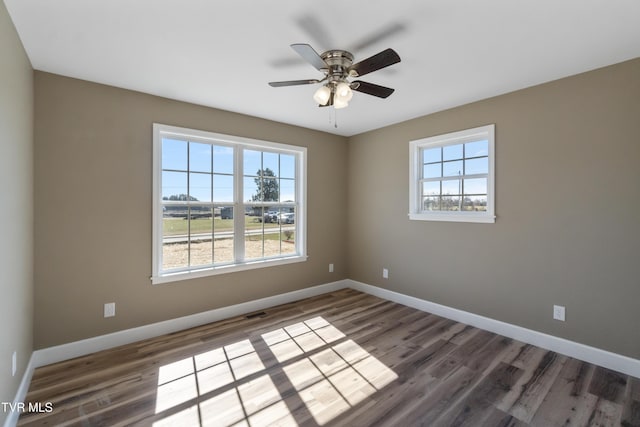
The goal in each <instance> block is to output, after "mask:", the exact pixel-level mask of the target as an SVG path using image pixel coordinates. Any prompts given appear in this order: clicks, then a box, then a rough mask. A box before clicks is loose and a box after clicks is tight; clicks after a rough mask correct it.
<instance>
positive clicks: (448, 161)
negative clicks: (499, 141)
mask: <svg viewBox="0 0 640 427" xmlns="http://www.w3.org/2000/svg"><path fill="white" fill-rule="evenodd" d="M410 147H411V150H410V153H411V154H410V156H411V159H410V164H411V178H410V206H409V218H410V219H416V220H431V221H465V222H495V215H494V168H495V167H494V162H495V160H494V125H488V126H482V127H478V128H473V129H467V130H464V131H459V132H454V133H449V134H445V135H438V136H434V137H429V138H424V139H420V140H416V141H411V142H410Z"/></svg>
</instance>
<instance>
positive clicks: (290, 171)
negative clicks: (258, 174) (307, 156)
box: [280, 154, 296, 178]
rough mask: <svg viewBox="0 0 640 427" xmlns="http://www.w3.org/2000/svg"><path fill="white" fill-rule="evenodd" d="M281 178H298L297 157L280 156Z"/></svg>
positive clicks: (289, 155)
mask: <svg viewBox="0 0 640 427" xmlns="http://www.w3.org/2000/svg"><path fill="white" fill-rule="evenodd" d="M280 177H282V178H295V177H296V157H295V156H293V155H291V154H280Z"/></svg>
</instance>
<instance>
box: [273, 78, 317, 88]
mask: <svg viewBox="0 0 640 427" xmlns="http://www.w3.org/2000/svg"><path fill="white" fill-rule="evenodd" d="M314 83H320V80H317V79H310V80H287V81H284V82H269V86H272V87H283V86H299V85H312V84H314Z"/></svg>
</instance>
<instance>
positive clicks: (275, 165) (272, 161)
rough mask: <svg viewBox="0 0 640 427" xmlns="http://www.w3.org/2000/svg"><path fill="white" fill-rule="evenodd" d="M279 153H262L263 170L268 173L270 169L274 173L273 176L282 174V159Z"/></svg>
mask: <svg viewBox="0 0 640 427" xmlns="http://www.w3.org/2000/svg"><path fill="white" fill-rule="evenodd" d="M279 157H280V156H279V155H278V153H270V152H268V151H265V152H264V153H262V168H263V169H264V170H265V172H266V171H267V169H269V170H270V171H271V172H272V175H271V176H278V174H279V173H280V165H279V162H280V159H279Z"/></svg>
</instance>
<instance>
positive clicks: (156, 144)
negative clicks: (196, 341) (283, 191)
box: [150, 123, 307, 285]
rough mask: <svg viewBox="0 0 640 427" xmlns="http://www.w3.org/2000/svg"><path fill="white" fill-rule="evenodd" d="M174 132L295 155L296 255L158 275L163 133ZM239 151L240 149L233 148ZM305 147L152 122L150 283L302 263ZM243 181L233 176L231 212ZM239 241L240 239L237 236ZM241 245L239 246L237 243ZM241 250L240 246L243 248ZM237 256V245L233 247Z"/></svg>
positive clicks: (238, 220) (239, 221) (239, 222)
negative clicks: (297, 202) (296, 202)
mask: <svg viewBox="0 0 640 427" xmlns="http://www.w3.org/2000/svg"><path fill="white" fill-rule="evenodd" d="M167 135H173V136H176V137H179V138H188V139H189V140H191V141H197V140H201V141H205V142H209V143H212V142H215V143H216V144H220V145H233V146H240V147H242V148H255V149H265V148H266V149H272V150H276V151H279V152H283V153H293V154H296V159H297V162H298V163H297V165H296V166H297V167H296V177H295V179H296V186H297V187H296V199H297V200H299V204H298V207H297V210H296V223H297V227H298V231H299V232H298V233H296V249H297V252H298V253H297V254H295V255H284V256H279V257H273V258H263V259H258V260H248V261H242V262H238V263H236V264H225V265H218V266H207V267H203V268H192V269H190V270H188V271H177V272H166V273H163V274H160V266H161V265H162V264H161V256H162V248H161V247H162V201H161V187H162V165H161V160H162V157H161V156H162V152H161V149H160V148H161V143H162V136H167ZM236 151H237V152H239V153H241V152H242V150H236ZM241 162H242V155H241V154H240V155H236V156H235V159H234V163H235V168H234V171H236V173H239V172H238V171H240V170H241V169H240V168H241ZM306 171H307V148H306V147H302V146H294V145H288V144H281V143H276V142H270V141H261V140H257V139H251V138H244V137H239V136H233V135H224V134H219V133H213V132H206V131H200V130H195V129H188V128H182V127H176V126H169V125H163V124H160V123H154V124H153V191H152V196H153V209H152V215H153V230H152V231H153V238H152V241H153V242H152V251H151V252H152V266H151V268H152V270H151V271H152V275H151V278H150V279H151V283H152V284H154V285H155V284H161V283H169V282H174V281H178V280H187V279H194V278H199V277H206V276H212V275H217V274H225V273H232V272H237V271H245V270H252V269H256V268H265V267H272V266H278V265H285V264H291V263H296V262H303V261H306V260H307V210H306V207H307V182H306V175H307V174H306ZM241 181H242V180H241V179H234V186H235V188H234V197H235V200H236V202H234V203H233V207H234V212H239V211H240V210H239V203H238V202H237V201H238V200H244V199H243V198H242V196H243V195H242V191H243V188H242V182H241ZM234 219H235V223H234V230H241V229H244V223H243V221H244V212H243V214H242V215H235V214H234ZM240 240H241V241H242V239H240ZM242 243H243V241H242ZM238 246H240V245H238ZM242 249H243V248H242ZM234 250H235V251H236V255H237V252H238V250H239V249H238V248H237V247H235V246H234Z"/></svg>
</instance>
